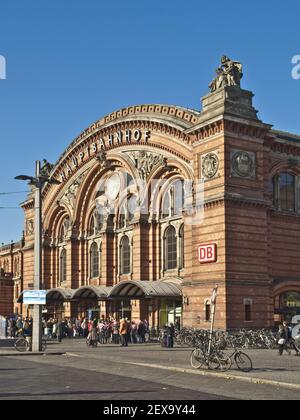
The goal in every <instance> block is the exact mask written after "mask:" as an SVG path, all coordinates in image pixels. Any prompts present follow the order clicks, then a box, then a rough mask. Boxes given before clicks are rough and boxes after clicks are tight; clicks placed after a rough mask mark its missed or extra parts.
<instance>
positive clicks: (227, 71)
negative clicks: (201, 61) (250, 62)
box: [209, 55, 243, 92]
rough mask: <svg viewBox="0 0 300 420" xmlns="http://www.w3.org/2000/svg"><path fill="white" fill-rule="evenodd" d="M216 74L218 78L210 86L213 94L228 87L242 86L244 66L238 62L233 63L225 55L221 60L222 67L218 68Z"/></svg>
mask: <svg viewBox="0 0 300 420" xmlns="http://www.w3.org/2000/svg"><path fill="white" fill-rule="evenodd" d="M216 73H217V77H215V79H214V80H213V81H212V82H211V84H210V85H209V88H210V90H211V92H215V91H216V90H218V89H222V88H224V87H226V86H241V79H242V77H243V66H242V64H241V63H239V62H238V61H232V60H230V58H229V57H226V55H224V56H223V57H222V58H221V67H218V68H217V70H216Z"/></svg>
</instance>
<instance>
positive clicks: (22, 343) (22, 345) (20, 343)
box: [14, 338, 29, 353]
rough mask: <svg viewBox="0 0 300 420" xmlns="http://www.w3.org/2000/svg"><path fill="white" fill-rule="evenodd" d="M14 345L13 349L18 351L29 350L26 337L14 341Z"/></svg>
mask: <svg viewBox="0 0 300 420" xmlns="http://www.w3.org/2000/svg"><path fill="white" fill-rule="evenodd" d="M14 346H15V349H16V350H17V351H19V352H20V353H23V352H25V351H28V350H29V344H28V341H27V340H26V338H19V339H18V340H16V341H15V344H14Z"/></svg>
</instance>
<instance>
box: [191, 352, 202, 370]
mask: <svg viewBox="0 0 300 420" xmlns="http://www.w3.org/2000/svg"><path fill="white" fill-rule="evenodd" d="M190 360H191V366H192V367H193V368H194V369H200V368H201V367H202V366H203V365H206V361H205V357H204V354H203V352H202V350H200V349H195V350H193V351H192V353H191V358H190Z"/></svg>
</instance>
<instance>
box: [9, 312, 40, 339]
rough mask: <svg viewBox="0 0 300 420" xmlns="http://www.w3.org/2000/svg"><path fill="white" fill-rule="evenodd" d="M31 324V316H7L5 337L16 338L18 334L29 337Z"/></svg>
mask: <svg viewBox="0 0 300 420" xmlns="http://www.w3.org/2000/svg"><path fill="white" fill-rule="evenodd" d="M32 325H33V320H32V318H31V317H26V318H22V317H21V316H17V317H7V318H6V319H5V336H6V337H7V338H16V337H19V336H24V337H31V336H32Z"/></svg>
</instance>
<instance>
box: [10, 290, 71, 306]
mask: <svg viewBox="0 0 300 420" xmlns="http://www.w3.org/2000/svg"><path fill="white" fill-rule="evenodd" d="M24 292H25V290H23V292H22V293H21V294H20V296H19V298H18V300H17V302H18V303H23V294H24ZM74 292H75V290H72V289H63V288H60V287H58V288H56V289H50V290H47V292H46V300H47V302H67V301H70V300H71V299H72V296H73V293H74Z"/></svg>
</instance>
